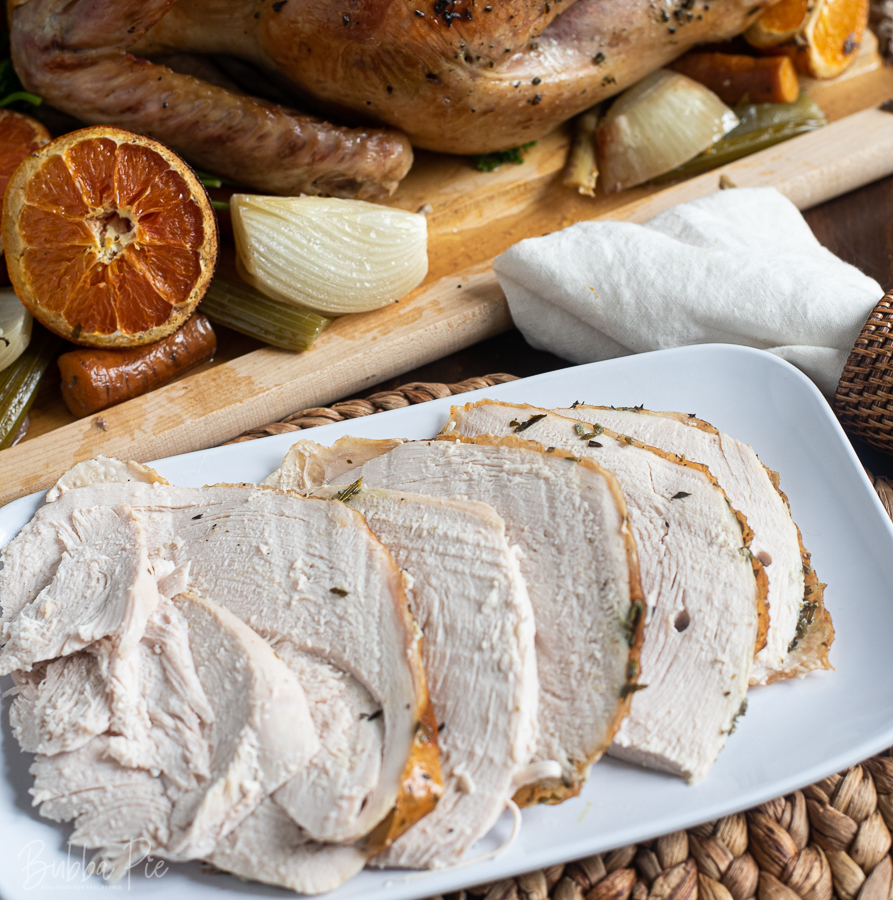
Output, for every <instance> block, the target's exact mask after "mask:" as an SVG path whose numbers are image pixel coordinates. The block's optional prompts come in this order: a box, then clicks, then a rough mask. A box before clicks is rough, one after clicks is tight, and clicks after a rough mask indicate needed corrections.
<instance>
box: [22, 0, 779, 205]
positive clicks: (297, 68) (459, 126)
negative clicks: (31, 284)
mask: <svg viewBox="0 0 893 900" xmlns="http://www.w3.org/2000/svg"><path fill="white" fill-rule="evenodd" d="M770 2H771V0H538V2H535V3H534V2H530V0H515V2H505V0H413V2H407V0H337V2H335V0H241V2H232V0H11V3H10V31H11V43H12V49H13V61H14V64H15V67H16V70H17V72H18V73H19V76H20V77H21V79H22V81H23V82H24V84H25V86H26V87H27V88H28V89H29V90H32V91H35V92H37V93H39V94H41V95H42V96H43V97H44V98H45V99H46V100H47V102H49V103H51V104H52V105H54V106H56V107H58V108H59V109H62V110H64V111H65V112H68V113H70V114H71V115H74V116H76V117H77V118H79V119H81V120H82V121H84V122H88V123H91V124H103V123H106V124H115V125H119V126H121V127H125V128H131V129H133V130H135V131H139V132H144V133H146V134H150V135H152V136H154V137H156V138H158V139H159V140H161V141H164V142H165V143H167V144H169V145H170V146H171V147H173V148H174V149H176V150H177V151H179V152H180V153H182V154H184V155H185V156H186V157H187V158H188V159H190V160H191V161H193V162H194V163H196V164H197V165H200V166H202V167H204V168H208V169H211V170H213V171H215V172H217V173H219V174H221V175H224V176H227V177H229V178H232V179H235V180H237V181H238V182H239V183H242V184H247V185H250V186H252V187H254V188H257V189H259V190H262V191H269V192H275V193H284V194H290V193H299V192H305V193H311V194H332V195H336V196H358V197H377V196H383V195H386V194H387V193H389V192H391V191H393V190H394V188H395V187H396V185H397V184H398V183H399V181H400V179H401V178H403V176H404V175H405V174H406V172H407V171H408V170H409V167H410V165H411V163H412V145H414V146H416V147H423V148H426V149H431V150H439V151H445V152H448V153H485V152H489V151H492V150H499V149H505V148H509V147H513V146H517V145H519V144H522V143H524V142H526V141H530V140H535V139H537V138H539V137H542V136H543V135H544V134H546V133H547V132H548V131H549V130H551V129H552V128H554V127H555V126H556V125H558V124H559V123H560V122H563V121H564V120H566V119H568V118H570V117H571V116H573V115H575V114H577V113H578V112H580V111H581V110H584V109H586V108H588V107H590V106H592V105H594V104H595V103H596V102H598V101H599V100H602V99H604V98H606V97H610V96H612V95H614V94H616V93H617V92H618V91H621V90H623V89H624V88H626V87H628V86H629V85H630V84H633V83H634V82H636V81H638V80H639V79H640V78H642V77H643V76H644V75H647V74H648V73H650V72H652V71H654V70H655V69H658V68H660V67H661V66H663V65H665V64H666V63H668V62H670V61H671V60H673V59H675V58H676V57H677V56H679V55H681V54H682V53H684V52H685V51H686V50H688V49H689V48H690V47H692V46H693V45H695V44H698V43H703V42H706V41H719V40H724V39H727V38H730V37H732V36H734V35H736V34H739V33H740V32H742V31H744V29H745V28H746V27H747V26H748V25H749V24H750V23H751V22H752V21H753V20H754V19H755V17H756V16H757V15H758V14H759V12H760V10H761V9H762V7H764V6H766V5H768V4H769V3H770ZM184 56H186V57H188V58H187V59H185V60H184ZM221 58H224V59H227V60H232V59H237V60H241V61H244V62H247V63H249V64H251V65H252V66H253V67H255V68H256V69H258V70H260V71H261V72H262V73H264V78H265V79H266V80H268V81H269V83H270V84H275V85H277V87H278V88H279V90H280V92H281V91H283V90H284V91H285V92H286V95H287V96H289V97H293V98H294V101H293V102H294V105H295V106H296V107H299V108H301V109H303V110H312V111H313V113H314V114H315V116H313V117H311V116H310V115H307V114H306V113H305V112H297V111H295V109H292V108H290V105H289V106H284V105H277V104H274V103H273V102H271V101H268V100H263V99H258V98H255V97H253V96H250V95H248V94H247V93H245V91H244V90H242V89H240V88H239V87H237V85H236V83H235V82H233V81H231V80H230V79H229V78H227V77H226V76H224V75H223V74H222V73H221V72H220V70H219V69H218V68H217V67H216V66H215V65H214V64H213V61H214V60H217V61H220V59H221ZM187 72H189V73H192V74H187ZM316 116H325V117H331V118H332V119H333V121H337V122H338V123H339V124H337V125H336V124H331V123H330V122H329V121H326V120H324V119H322V118H318V117H316ZM388 126H389V127H388Z"/></svg>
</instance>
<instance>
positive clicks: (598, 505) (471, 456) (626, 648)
mask: <svg viewBox="0 0 893 900" xmlns="http://www.w3.org/2000/svg"><path fill="white" fill-rule="evenodd" d="M363 446H364V447H365V448H366V449H367V450H369V451H370V453H371V450H370V447H369V444H368V442H363ZM380 446H381V449H382V450H383V451H384V453H383V455H381V456H378V457H376V458H372V459H370V460H369V461H368V462H366V463H365V464H364V465H362V466H360V467H358V468H354V469H353V470H350V471H346V473H345V474H342V475H341V476H340V478H339V479H337V480H339V481H340V482H342V483H345V482H349V481H353V480H354V479H357V478H358V477H360V476H362V477H363V479H364V484H365V485H367V486H369V487H380V488H388V489H392V490H399V491H410V492H415V493H420V494H425V495H429V496H440V497H447V498H450V497H456V498H460V499H466V498H470V499H475V500H481V501H483V502H485V503H488V504H489V505H490V506H492V507H493V508H494V509H495V510H496V512H497V513H498V514H499V516H500V517H501V518H502V519H503V520H504V521H505V527H506V536H507V539H508V541H509V543H510V544H517V545H518V546H519V547H520V548H521V551H522V555H521V560H520V568H521V573H522V576H523V578H524V580H525V582H526V584H527V589H528V593H529V596H530V601H531V603H532V605H533V612H534V618H535V622H536V657H537V668H538V674H539V681H540V694H539V713H538V719H539V738H538V743H537V749H536V752H535V754H534V761H547V760H554V761H557V762H558V764H559V765H560V767H561V777H560V779H558V778H548V779H544V780H541V781H538V782H535V783H533V784H532V785H528V786H526V787H524V788H522V789H521V790H519V792H518V794H517V795H516V799H517V800H518V802H521V803H530V802H536V801H552V802H554V801H558V800H561V799H564V798H565V797H567V796H572V795H573V794H575V793H577V792H578V791H579V789H580V787H581V785H582V783H583V781H584V780H585V778H586V775H587V773H588V769H589V766H590V765H591V763H593V762H594V761H595V760H596V759H598V758H599V757H600V756H601V754H602V753H603V752H604V751H605V749H606V748H607V747H608V745H609V744H610V742H611V739H612V737H613V735H614V733H615V731H616V730H617V728H618V726H619V723H620V721H621V719H622V718H623V716H624V715H625V714H626V711H627V709H628V705H629V693H630V687H629V684H630V682H631V681H634V680H635V675H636V673H637V670H638V661H637V660H638V646H639V640H640V638H639V635H640V633H641V622H640V618H641V617H640V615H639V613H640V611H641V609H642V594H641V587H640V584H639V577H638V564H637V562H636V558H635V546H634V544H633V542H632V539H631V537H630V533H629V529H628V527H627V522H626V508H625V504H624V501H623V497H622V495H621V493H620V490H619V488H618V487H617V483H616V481H615V480H614V478H613V477H612V476H611V475H610V474H608V473H606V472H605V471H604V470H603V469H601V468H600V467H599V466H597V465H595V464H593V463H591V462H589V461H584V462H583V463H579V464H578V461H577V460H576V459H574V458H573V457H571V456H570V455H569V454H566V453H564V452H555V453H552V454H547V453H544V452H543V449H542V447H540V446H538V445H536V444H532V443H527V442H524V441H521V440H518V439H517V438H511V439H507V440H493V441H488V440H485V439H481V440H480V441H471V440H469V441H467V442H461V441H455V442H451V443H448V442H444V441H420V442H414V443H402V444H400V445H398V446H396V447H393V448H392V449H389V448H388V445H387V444H386V443H385V442H382V444H381V445H380ZM308 449H309V442H304V447H303V448H302V450H301V452H302V453H306V452H308ZM320 452H321V454H322V457H323V458H324V459H327V460H329V462H328V463H327V465H333V463H332V462H331V460H332V456H333V455H334V454H340V456H341V458H342V460H343V462H339V463H338V465H339V466H341V467H342V468H343V467H344V463H346V460H347V459H348V458H350V459H353V452H354V450H353V448H352V446H351V444H350V442H349V441H343V442H340V446H339V447H338V448H323V449H322V450H321V451H320ZM309 486H310V485H308V487H309ZM484 649H486V647H485V648H484ZM448 731H449V722H447V732H448Z"/></svg>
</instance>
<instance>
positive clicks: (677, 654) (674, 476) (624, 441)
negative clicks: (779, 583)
mask: <svg viewBox="0 0 893 900" xmlns="http://www.w3.org/2000/svg"><path fill="white" fill-rule="evenodd" d="M517 432H521V433H523V434H524V436H525V437H529V438H530V439H532V440H538V441H540V442H541V443H543V444H544V445H546V446H549V447H554V448H561V449H562V451H570V452H573V453H576V454H579V455H580V456H583V457H586V458H587V460H596V461H598V463H599V464H601V465H602V466H604V467H605V468H606V469H608V470H609V471H611V472H613V473H614V475H616V477H617V479H618V481H619V483H620V486H621V487H622V489H623V492H624V494H625V496H626V502H627V507H628V509H629V522H630V527H631V529H632V532H633V536H634V537H635V541H636V546H637V547H638V551H639V562H640V565H641V571H642V584H643V587H644V589H645V593H646V595H647V596H648V599H649V605H650V606H653V611H650V615H649V619H648V624H647V625H646V626H645V645H644V648H643V650H642V656H641V666H642V669H641V676H640V677H641V682H642V684H643V685H645V686H646V687H645V689H644V690H642V691H641V692H640V693H636V695H635V696H634V697H633V698H632V709H631V711H630V715H629V717H628V718H627V719H626V720H625V721H624V722H623V724H622V725H621V727H620V730H619V731H618V733H617V735H616V737H615V738H614V744H613V745H612V747H611V751H610V753H611V755H613V756H618V757H620V758H621V759H625V760H628V761H630V762H634V763H638V764H641V765H645V766H649V767H651V768H656V769H660V770H662V771H665V772H670V773H672V774H675V775H680V776H682V777H683V778H685V779H686V780H688V781H692V782H693V781H698V780H699V779H701V778H703V777H704V776H705V775H706V774H707V772H708V771H709V769H710V767H711V766H712V765H713V762H714V761H715V759H716V757H717V754H718V753H719V751H720V750H721V749H722V747H723V745H724V743H725V740H726V736H727V735H728V734H729V733H730V732H731V730H732V727H733V725H734V722H735V719H736V717H737V716H738V714H739V712H740V711H741V710H742V708H743V706H744V696H745V693H746V691H747V684H748V680H749V677H750V671H751V666H752V663H753V657H754V652H755V648H756V647H757V645H758V644H761V643H762V642H763V641H764V640H765V625H766V624H767V621H768V620H767V616H766V611H765V589H766V584H765V576H764V575H763V572H762V566H761V565H760V563H759V562H755V561H754V560H753V557H752V555H751V553H750V551H749V549H748V545H749V543H750V538H751V534H750V529H749V528H748V527H747V525H746V523H745V522H744V520H743V517H741V516H740V515H739V514H738V513H736V512H735V511H734V510H733V509H732V508H731V506H730V505H729V503H728V500H727V499H726V496H725V494H724V493H723V492H722V490H721V489H720V488H719V487H718V486H717V484H716V481H715V479H714V478H713V477H712V476H711V475H710V473H709V472H708V471H707V469H706V468H705V467H704V466H701V465H698V464H696V463H690V462H684V461H681V460H679V459H678V458H676V457H675V456H671V455H669V454H666V453H663V452H662V451H657V450H653V449H650V448H647V447H645V446H644V445H643V444H640V443H638V442H636V441H634V440H633V439H632V438H629V437H625V436H622V435H618V434H616V433H614V432H611V431H608V430H606V429H602V428H600V427H594V426H591V425H588V424H584V423H580V422H575V421H574V420H572V419H568V418H564V417H563V416H559V415H556V414H555V413H551V412H549V411H548V410H544V409H538V408H536V407H533V406H514V405H511V404H507V403H495V402H492V401H489V400H482V401H481V402H479V403H474V404H469V405H467V406H464V407H454V408H453V409H452V410H451V412H450V418H449V420H448V422H447V424H446V426H445V427H444V432H443V434H444V436H445V438H451V437H453V436H457V435H463V436H467V435H488V434H489V435H511V434H515V433H517ZM555 452H559V450H557V449H556V450H555Z"/></svg>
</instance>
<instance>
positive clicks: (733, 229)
mask: <svg viewBox="0 0 893 900" xmlns="http://www.w3.org/2000/svg"><path fill="white" fill-rule="evenodd" d="M493 267H494V269H495V270H496V274H497V276H498V277H499V281H500V284H501V285H502V288H503V290H504V291H505V293H506V297H507V298H508V303H509V307H510V309H511V313H512V318H513V319H514V321H515V324H516V325H517V327H518V328H519V329H520V330H521V332H522V333H523V334H524V337H525V338H526V339H527V341H528V343H530V344H531V345H532V346H534V347H538V348H540V349H544V350H549V351H551V352H552V353H555V354H557V355H558V356H562V357H564V358H565V359H568V360H571V361H572V362H576V363H583V362H594V361H596V360H601V359H610V358H612V357H615V356H627V355H629V354H632V353H642V352H644V351H646V350H660V349H665V348H668V347H680V346H683V345H686V344H703V343H710V342H722V343H729V344H745V345H747V346H749V347H758V348H761V349H763V350H767V351H768V352H770V353H774V354H776V355H777V356H780V357H782V358H783V359H786V360H788V362H791V363H793V364H794V365H795V366H798V367H799V368H800V369H802V371H803V372H805V373H806V374H807V375H808V376H809V377H810V378H811V379H812V380H813V381H814V382H815V383H816V384H817V385H818V387H819V388H820V389H821V391H822V392H823V393H824V394H825V395H826V396H829V397H831V396H833V394H834V391H835V389H836V387H837V382H838V380H839V378H840V375H841V373H842V371H843V367H844V364H845V363H846V359H847V356H848V355H849V353H850V350H851V349H852V347H853V344H854V343H855V340H856V338H857V337H858V336H859V332H860V330H861V329H862V325H863V324H864V323H865V320H866V319H867V318H868V315H869V313H870V312H871V310H872V309H873V308H874V305H875V304H876V303H877V301H878V300H880V299H881V296H882V295H883V291H882V290H881V287H880V285H879V284H878V283H877V282H876V281H875V280H874V279H872V278H869V277H868V276H867V275H864V274H863V273H862V272H860V271H859V270H858V269H856V268H855V267H853V266H851V265H849V264H848V263H845V262H843V261H842V260H840V259H838V258H837V257H836V256H835V255H834V254H833V253H831V252H830V251H829V250H826V249H825V248H824V247H822V246H821V245H820V244H819V242H818V241H817V240H816V238H815V236H814V235H813V233H812V231H810V229H809V226H808V225H807V224H806V222H805V221H804V219H803V216H801V215H800V213H799V211H798V210H797V208H796V207H795V206H794V205H793V204H792V203H791V202H790V201H789V200H787V199H786V198H785V197H784V196H782V195H781V194H780V193H778V191H776V190H774V189H773V188H735V189H733V190H726V191H719V192H718V193H715V194H711V195H709V196H707V197H703V198H701V199H699V200H693V201H691V202H689V203H683V204H681V205H680V206H675V207H673V208H672V209H668V210H666V212H663V213H661V214H660V215H659V216H656V217H655V218H653V219H652V220H651V221H650V222H647V223H646V224H645V225H633V224H631V223H629V222H610V221H605V222H580V223H578V224H576V225H572V226H571V227H569V228H565V229H564V230H563V231H558V232H555V233H554V234H549V235H546V236H545V237H540V238H529V239H528V240H525V241H521V242H520V243H519V244H516V245H515V246H514V247H512V248H510V249H509V250H507V251H506V252H505V253H503V254H502V255H501V256H499V257H498V258H497V259H496V261H495V263H494V266H493Z"/></svg>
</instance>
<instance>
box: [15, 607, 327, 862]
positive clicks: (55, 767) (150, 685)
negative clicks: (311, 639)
mask: <svg viewBox="0 0 893 900" xmlns="http://www.w3.org/2000/svg"><path fill="white" fill-rule="evenodd" d="M168 607H169V608H168ZM184 641H188V649H189V653H188V655H185V654H184V653H183V647H184ZM140 649H141V650H143V649H145V651H146V652H145V654H141V656H142V661H143V662H144V663H145V662H147V660H148V658H156V659H157V660H158V661H159V662H158V666H157V672H156V674H157V676H158V678H157V683H156V681H155V680H153V679H152V678H151V677H146V676H147V671H146V666H145V665H144V666H143V667H142V671H141V674H142V675H143V676H144V677H143V678H142V679H141V681H140V686H141V690H142V694H143V696H144V697H146V696H149V697H151V699H152V700H153V701H154V702H153V703H151V704H146V707H145V713H146V717H147V718H148V720H149V721H148V722H147V723H146V729H145V731H146V733H145V735H144V736H143V740H144V742H145V744H146V745H147V746H146V747H144V748H143V752H142V753H140V752H139V751H138V750H136V749H135V748H134V747H133V746H130V747H129V749H130V750H131V753H132V758H131V759H130V760H129V762H130V763H131V764H130V765H126V764H122V761H121V759H120V756H121V754H120V752H119V750H116V748H115V746H114V743H115V742H116V741H119V739H120V736H119V735H116V734H113V733H111V732H108V733H105V734H102V735H100V736H98V737H94V738H93V739H92V740H90V741H89V742H88V743H87V744H85V745H84V746H83V747H81V748H79V749H77V750H74V751H69V752H65V753H59V754H56V755H52V756H48V755H40V756H38V757H37V760H36V761H35V764H34V766H33V767H32V772H33V774H34V775H35V779H36V780H35V784H34V787H33V789H32V794H33V796H34V802H35V803H36V804H41V813H42V814H43V815H45V816H47V817H49V818H53V819H56V820H60V821H65V820H69V819H76V827H75V833H74V835H73V836H72V838H71V841H72V843H75V844H78V845H80V846H85V847H91V848H96V849H100V850H101V854H100V856H101V858H102V859H103V860H104V861H105V864H106V865H107V866H109V867H110V868H111V869H113V870H115V871H116V872H118V873H119V874H120V872H121V871H122V870H123V868H126V867H127V865H129V864H130V862H132V861H133V860H134V859H135V858H139V857H140V856H143V855H145V854H146V853H148V852H152V853H155V854H157V855H159V856H163V857H165V858H168V859H172V860H186V859H194V858H199V857H202V856H204V855H206V854H207V853H209V852H211V851H212V850H213V849H214V847H215V846H216V844H217V842H218V840H220V839H221V838H223V837H225V836H226V835H227V834H228V833H229V832H230V831H232V830H233V829H234V828H235V827H236V826H237V825H238V824H239V823H240V822H241V821H242V820H243V819H244V818H245V817H246V816H248V815H249V814H250V813H251V812H253V810H254V809H255V808H256V807H257V806H258V805H259V804H260V803H261V802H262V801H263V800H264V798H265V797H267V796H268V795H269V794H270V793H271V792H272V791H274V790H275V789H276V788H277V787H279V786H280V785H281V784H282V783H283V782H284V781H286V780H288V778H289V777H291V776H292V775H293V774H294V773H295V772H296V771H298V769H300V768H301V767H302V766H304V765H306V763H307V761H308V760H309V759H310V758H311V757H312V756H313V754H314V753H315V752H316V751H317V749H318V741H317V737H316V734H315V732H314V730H313V725H312V722H311V720H310V714H309V710H308V708H307V702H306V699H305V697H304V693H303V691H302V689H301V686H300V684H299V683H298V681H297V679H296V678H295V676H294V675H293V674H292V672H291V671H290V670H289V668H288V667H287V666H286V665H285V664H284V663H283V662H282V661H281V660H279V659H278V657H277V656H276V654H275V653H274V652H273V650H272V649H271V648H270V647H269V646H268V645H267V644H266V643H265V642H264V641H263V640H261V639H260V637H258V635H256V634H255V633H254V632H253V631H252V630H251V629H250V628H249V627H248V626H246V625H245V624H244V623H243V622H242V621H240V620H239V619H237V618H236V617H235V616H234V615H232V614H231V613H229V612H228V611H227V610H225V609H223V608H222V607H219V606H217V605H216V604H214V603H211V602H210V601H208V600H205V599H203V598H201V597H199V596H197V595H194V594H188V595H180V596H178V597H177V598H176V600H175V601H174V603H173V604H171V602H170V601H167V600H165V601H163V603H162V604H161V606H160V607H159V610H158V611H157V612H156V613H155V615H154V616H153V617H152V620H150V623H149V628H148V629H147V634H146V637H145V638H144V640H143V641H142V642H141V645H140ZM162 700H164V701H165V702H163V703H161V704H160V705H159V703H160V701H162ZM190 732H191V733H190ZM130 740H131V742H133V741H134V738H132V737H131V739H130ZM165 742H166V746H165ZM178 744H179V746H180V750H181V753H180V756H181V759H180V760H177V759H176V758H175V757H176V754H175V753H174V751H173V748H174V747H176V746H177V745H178ZM159 748H163V749H165V750H167V751H168V752H166V753H165V752H159ZM156 766H157V767H156ZM189 775H191V776H193V777H192V778H191V779H190V778H188V776H189Z"/></svg>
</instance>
